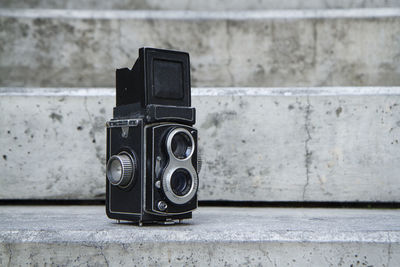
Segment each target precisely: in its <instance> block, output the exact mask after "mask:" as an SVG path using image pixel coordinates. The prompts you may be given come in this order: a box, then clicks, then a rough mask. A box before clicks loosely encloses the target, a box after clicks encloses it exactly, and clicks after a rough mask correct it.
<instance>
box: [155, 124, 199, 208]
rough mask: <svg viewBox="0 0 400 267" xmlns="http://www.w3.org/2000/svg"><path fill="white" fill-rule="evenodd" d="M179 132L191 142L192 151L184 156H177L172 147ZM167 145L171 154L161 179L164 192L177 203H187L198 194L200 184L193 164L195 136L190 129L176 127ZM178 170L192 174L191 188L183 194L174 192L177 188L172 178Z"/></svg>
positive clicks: (169, 136)
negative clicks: (173, 184)
mask: <svg viewBox="0 0 400 267" xmlns="http://www.w3.org/2000/svg"><path fill="white" fill-rule="evenodd" d="M177 134H182V135H184V137H185V138H186V137H187V140H188V141H189V142H190V144H189V146H188V147H190V152H188V153H185V157H182V158H179V157H177V156H176V155H175V154H174V151H173V149H172V140H173V138H174V137H175V136H176V135H177ZM181 140H182V139H181ZM189 142H188V143H189ZM166 145H167V153H168V156H169V162H168V165H167V167H166V168H165V170H164V175H163V177H162V180H161V181H162V188H163V191H164V194H165V195H166V197H167V198H168V199H169V200H170V201H171V202H173V203H175V204H185V203H187V202H189V201H190V200H191V199H192V198H193V197H194V196H195V195H196V192H197V188H198V185H199V178H198V176H197V172H196V170H195V168H194V167H193V164H192V156H193V153H194V151H195V149H196V147H195V142H194V138H193V136H192V134H191V133H190V132H189V131H188V130H186V129H184V128H175V129H173V130H172V131H171V132H170V133H169V134H168V137H167V142H166ZM181 151H183V150H181ZM176 171H183V172H185V173H186V174H187V175H188V176H190V189H189V190H188V192H186V191H187V190H184V194H183V195H179V194H176V193H175V192H174V191H176V190H175V189H176V188H173V186H172V184H171V182H172V180H173V179H172V178H173V175H174V174H175V172H176Z"/></svg>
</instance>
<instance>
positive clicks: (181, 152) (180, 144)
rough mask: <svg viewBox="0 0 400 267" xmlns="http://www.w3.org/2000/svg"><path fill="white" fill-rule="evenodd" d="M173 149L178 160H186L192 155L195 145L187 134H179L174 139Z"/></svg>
mask: <svg viewBox="0 0 400 267" xmlns="http://www.w3.org/2000/svg"><path fill="white" fill-rule="evenodd" d="M171 149H172V153H173V154H174V156H175V157H176V158H178V159H185V158H187V157H189V156H190V153H192V149H193V144H192V141H191V139H190V137H189V136H188V135H187V134H186V133H184V132H178V133H176V134H175V135H174V136H173V138H172V142H171Z"/></svg>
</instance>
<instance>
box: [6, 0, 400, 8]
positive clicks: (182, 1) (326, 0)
mask: <svg viewBox="0 0 400 267" xmlns="http://www.w3.org/2000/svg"><path fill="white" fill-rule="evenodd" d="M398 6H399V3H398V2H397V1H396V0H369V1H365V0H356V1H337V0H313V1H301V0H287V1H280V0H247V1H240V0H239V1H232V0H222V1H218V2H216V1H213V0H204V1H188V0H168V1H160V0H139V1H138V0H136V1H132V0H121V1H118V2H113V1H104V0H103V1H85V2H82V1H79V0H68V1H52V0H36V1H12V0H4V1H2V3H1V7H2V8H51V9H150V10H260V9H313V8H326V9H331V8H373V7H398Z"/></svg>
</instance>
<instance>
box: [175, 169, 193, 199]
mask: <svg viewBox="0 0 400 267" xmlns="http://www.w3.org/2000/svg"><path fill="white" fill-rule="evenodd" d="M191 187H192V177H191V176H190V173H189V172H188V171H187V170H185V169H178V170H176V171H175V172H174V173H173V174H172V177H171V189H172V191H173V192H174V194H175V195H177V196H184V195H186V194H187V193H189V191H190V189H191Z"/></svg>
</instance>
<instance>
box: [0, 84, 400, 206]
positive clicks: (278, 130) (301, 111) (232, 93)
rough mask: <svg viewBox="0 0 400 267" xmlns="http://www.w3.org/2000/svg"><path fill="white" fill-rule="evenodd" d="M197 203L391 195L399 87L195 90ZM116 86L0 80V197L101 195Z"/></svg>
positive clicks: (392, 198) (397, 170)
mask: <svg viewBox="0 0 400 267" xmlns="http://www.w3.org/2000/svg"><path fill="white" fill-rule="evenodd" d="M192 91H193V100H192V104H193V105H194V107H196V109H197V119H198V120H197V123H196V127H198V129H199V136H200V140H199V147H200V148H201V150H202V151H203V158H204V164H203V166H204V167H203V169H202V172H201V174H200V188H199V198H200V200H235V201H340V202H345V201H351V202H354V201H368V202H371V201H376V202H399V201H400V175H399V174H400V164H399V162H400V153H399V151H400V150H399V149H400V112H399V111H400V88H398V87H364V88H357V87H351V88H350V87H349V88H323V87H322V88H195V89H193V90H192ZM114 99H115V96H114V89H94V88H87V89H68V88H66V89H65V88H64V89H50V88H33V89H23V88H1V89H0V103H1V105H0V114H3V116H0V148H1V149H0V169H1V170H2V172H1V174H0V178H1V179H0V198H1V199H103V198H104V192H105V144H106V143H105V122H106V121H107V120H109V119H110V118H111V114H112V108H113V106H114V105H115V100H114Z"/></svg>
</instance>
